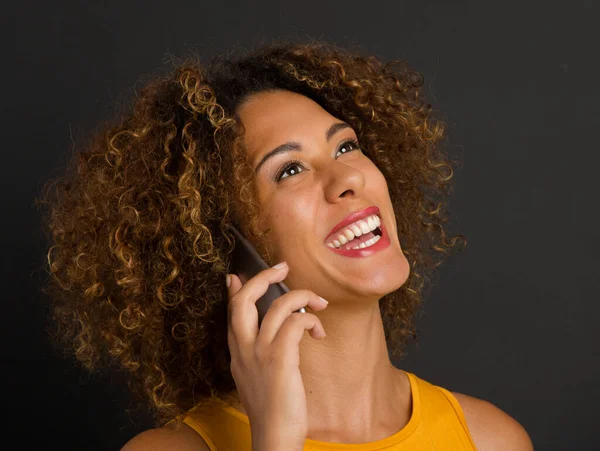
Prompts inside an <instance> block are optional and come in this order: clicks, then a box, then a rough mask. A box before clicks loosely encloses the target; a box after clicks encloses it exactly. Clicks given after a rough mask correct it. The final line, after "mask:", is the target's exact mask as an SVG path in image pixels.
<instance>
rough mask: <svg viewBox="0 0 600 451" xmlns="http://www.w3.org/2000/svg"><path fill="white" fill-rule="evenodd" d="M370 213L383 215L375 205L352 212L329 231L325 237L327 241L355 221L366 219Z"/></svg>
mask: <svg viewBox="0 0 600 451" xmlns="http://www.w3.org/2000/svg"><path fill="white" fill-rule="evenodd" d="M370 215H377V216H379V217H381V214H380V212H379V207H377V206H375V205H373V206H371V207H367V208H365V209H364V210H359V211H355V212H354V213H350V214H349V215H348V216H346V217H345V218H344V219H342V221H340V222H339V223H338V224H337V225H336V226H335V227H334V228H333V229H331V232H329V234H328V235H327V237H326V238H325V243H327V242H328V241H329V239H330V238H331V236H332V235H334V234H335V233H337V232H338V231H339V230H341V229H343V228H344V227H346V226H347V225H350V224H352V223H353V222H356V221H358V220H360V219H364V218H366V217H367V216H370Z"/></svg>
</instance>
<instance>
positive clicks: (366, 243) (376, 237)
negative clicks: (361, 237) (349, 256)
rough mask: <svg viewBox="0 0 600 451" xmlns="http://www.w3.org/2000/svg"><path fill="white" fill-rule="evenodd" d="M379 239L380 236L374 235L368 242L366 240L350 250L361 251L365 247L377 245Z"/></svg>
mask: <svg viewBox="0 0 600 451" xmlns="http://www.w3.org/2000/svg"><path fill="white" fill-rule="evenodd" d="M380 238H381V235H375V236H374V237H373V238H371V239H370V240H367V241H365V242H364V243H360V244H359V245H358V246H354V247H351V248H350V249H362V248H365V247H367V246H371V245H372V244H375V243H377V241H379V239H380Z"/></svg>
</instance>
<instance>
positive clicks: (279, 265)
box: [273, 262, 287, 269]
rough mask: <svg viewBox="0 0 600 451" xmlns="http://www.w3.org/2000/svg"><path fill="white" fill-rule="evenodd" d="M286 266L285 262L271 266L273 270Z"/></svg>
mask: <svg viewBox="0 0 600 451" xmlns="http://www.w3.org/2000/svg"><path fill="white" fill-rule="evenodd" d="M286 266H287V263H286V262H281V263H277V264H276V265H275V266H273V268H275V269H281V268H285V267H286Z"/></svg>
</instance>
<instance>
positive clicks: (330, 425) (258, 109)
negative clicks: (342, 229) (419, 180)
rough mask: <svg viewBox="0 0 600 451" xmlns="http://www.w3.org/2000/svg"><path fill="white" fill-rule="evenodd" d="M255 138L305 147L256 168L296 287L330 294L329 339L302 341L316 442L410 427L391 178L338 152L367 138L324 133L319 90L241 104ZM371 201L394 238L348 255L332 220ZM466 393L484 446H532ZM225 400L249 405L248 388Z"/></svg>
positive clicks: (156, 435)
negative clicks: (288, 166) (392, 294)
mask: <svg viewBox="0 0 600 451" xmlns="http://www.w3.org/2000/svg"><path fill="white" fill-rule="evenodd" d="M239 115H240V118H241V119H242V121H243V123H244V126H245V128H246V148H247V150H248V155H249V157H250V159H251V160H252V161H253V162H254V163H256V162H258V161H259V160H260V159H261V158H262V156H263V155H265V154H266V153H267V152H268V151H269V150H271V149H272V148H274V147H276V146H278V145H279V144H281V143H284V142H287V141H291V140H294V141H298V142H300V143H301V144H302V146H303V150H302V151H301V152H289V153H285V154H280V155H278V156H277V157H275V158H273V159H272V160H271V161H269V162H268V163H266V164H265V165H264V166H263V167H262V169H261V171H260V172H259V173H258V174H257V188H258V193H259V199H260V206H261V221H260V224H261V226H262V227H270V228H271V229H272V235H271V236H270V241H269V242H270V243H272V249H271V251H272V252H273V253H274V255H276V256H277V259H278V261H279V260H285V261H286V262H287V263H288V265H289V266H290V271H289V274H288V277H287V278H286V279H285V282H286V284H287V285H288V286H289V287H290V289H294V288H297V287H303V288H308V289H310V290H312V291H315V292H316V293H317V294H319V295H321V296H322V297H324V298H326V299H327V300H328V301H329V305H328V307H327V308H326V309H325V310H321V311H318V312H314V314H316V315H317V316H318V317H319V319H320V320H321V322H322V324H323V326H324V329H325V331H326V333H327V337H325V338H324V339H321V340H314V339H312V338H311V337H310V336H309V334H308V333H305V336H304V338H303V340H302V341H301V343H300V356H301V359H300V370H301V373H302V378H303V382H304V386H305V389H306V395H307V409H308V418H309V432H308V435H307V437H308V438H311V439H315V440H322V441H329V442H338V443H339V442H343V443H361V442H368V441H375V440H381V439H383V438H385V437H387V436H389V435H392V434H394V433H395V432H397V431H398V430H400V429H401V428H402V427H404V426H405V425H406V424H407V423H408V421H409V419H410V415H411V411H412V405H411V393H410V384H409V382H408V380H407V378H406V376H405V375H404V374H403V373H402V372H401V371H399V370H397V369H396V368H394V367H393V366H392V364H391V362H390V360H389V356H388V352H387V348H386V342H385V337H384V332H383V326H382V323H381V315H380V312H379V309H378V307H377V301H378V299H379V298H380V297H381V296H382V295H384V294H385V293H387V292H389V291H392V290H395V289H397V288H398V286H400V285H401V284H402V283H404V281H405V280H406V278H407V277H408V273H409V265H408V263H407V261H406V258H405V257H404V255H403V253H402V251H401V248H400V243H399V242H398V240H397V239H394V237H395V236H396V235H397V234H396V224H395V221H394V219H393V218H394V215H393V211H392V206H391V203H390V198H389V195H388V191H387V186H386V183H385V179H384V178H383V176H382V175H381V173H380V172H379V170H378V169H377V167H375V166H374V165H373V164H372V163H371V162H370V160H369V159H368V158H367V157H366V156H365V155H363V154H362V153H361V152H360V150H352V151H348V154H347V155H346V154H344V153H341V154H340V153H337V149H338V144H339V143H341V142H343V141H344V140H345V139H347V138H356V136H355V134H354V131H353V130H352V129H350V128H349V129H345V130H342V131H340V132H338V133H337V134H336V135H334V136H333V137H332V138H331V140H330V141H329V142H327V141H326V139H325V136H324V132H325V130H326V129H327V128H328V127H329V126H330V125H331V124H333V123H335V122H339V120H338V119H337V118H335V117H333V116H331V115H330V114H329V113H327V112H326V111H325V110H323V109H322V108H321V107H320V106H319V105H318V104H316V103H314V102H313V101H312V100H310V99H308V98H306V97H304V96H301V95H298V94H295V93H291V92H287V91H274V92H267V93H260V94H257V95H255V96H253V97H252V98H251V99H249V101H248V102H246V103H245V104H244V105H243V106H242V107H241V108H240V111H239ZM292 158H294V159H298V160H300V161H301V167H298V166H297V167H295V168H294V170H293V171H291V173H293V174H294V175H290V173H288V176H289V177H287V178H286V177H284V178H283V179H282V183H279V184H277V183H275V182H274V180H273V178H274V176H275V174H276V173H277V172H278V169H279V168H280V167H282V166H283V165H284V163H286V162H287V161H288V160H290V159H292ZM370 205H377V206H379V208H380V209H381V218H382V221H383V223H384V224H385V225H386V226H387V227H388V228H389V229H390V230H393V231H394V233H390V238H391V245H390V246H389V247H388V248H387V249H385V250H383V251H381V252H379V253H376V254H374V255H372V256H370V257H367V258H348V257H343V256H339V255H337V254H335V253H333V252H332V251H330V250H329V248H327V247H326V246H325V244H324V238H325V237H326V236H327V235H328V234H329V231H330V230H331V229H332V227H333V226H334V225H335V224H337V223H338V222H339V221H340V220H341V219H342V218H344V217H345V216H346V215H347V214H348V213H350V212H353V211H356V210H358V209H362V208H364V207H367V206H370ZM454 395H455V396H456V397H457V399H458V401H459V403H460V404H461V407H462V408H463V411H464V413H465V417H466V419H467V424H468V427H469V430H470V433H471V435H472V437H473V440H474V442H475V444H476V446H477V449H478V450H480V451H482V450H483V451H496V450H498V451H499V450H515V451H520V450H523V451H529V450H532V449H533V446H532V444H531V440H530V439H529V436H528V435H527V432H526V431H525V429H524V428H523V427H522V426H521V425H520V424H519V423H518V422H517V421H515V420H514V419H513V418H512V417H510V416H509V415H507V414H506V413H505V412H503V411H502V410H500V409H498V408H497V407H495V406H494V405H492V404H491V403H489V402H487V401H484V400H480V399H477V398H474V397H471V396H467V395H464V394H460V393H454ZM225 400H226V401H227V402H228V403H229V404H230V405H231V406H232V407H234V408H236V409H237V410H239V411H240V412H242V413H244V414H247V412H246V409H245V408H244V406H243V404H242V403H241V402H240V399H239V397H238V395H237V391H235V390H234V391H233V392H231V393H230V394H229V396H228V397H226V398H225ZM174 446H178V447H181V449H208V448H207V447H206V445H205V444H203V443H202V442H201V441H200V442H199V441H198V436H197V435H195V434H194V433H192V432H191V430H190V429H189V428H188V427H187V426H185V425H182V426H181V427H180V428H179V429H174V428H173V427H172V426H170V427H166V428H159V429H154V430H150V431H146V432H144V433H142V434H140V435H138V436H137V437H135V438H134V439H132V440H131V441H130V442H129V443H128V444H127V445H126V446H125V447H124V448H123V450H124V451H136V450H152V449H161V448H160V447H174Z"/></svg>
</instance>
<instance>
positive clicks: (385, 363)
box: [300, 302, 411, 443]
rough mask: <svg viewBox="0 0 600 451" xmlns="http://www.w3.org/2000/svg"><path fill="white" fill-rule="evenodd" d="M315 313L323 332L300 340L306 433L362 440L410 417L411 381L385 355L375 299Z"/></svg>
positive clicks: (384, 434) (394, 427) (383, 433)
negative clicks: (305, 399) (314, 337)
mask: <svg viewBox="0 0 600 451" xmlns="http://www.w3.org/2000/svg"><path fill="white" fill-rule="evenodd" d="M316 314H317V316H318V317H319V319H320V320H321V322H322V324H323V327H324V329H325V332H326V333H327V337H325V338H324V339H322V340H314V339H313V338H312V337H310V336H309V335H308V333H306V334H305V336H304V338H303V340H302V341H301V342H300V372H301V374H302V380H303V382H304V387H305V390H306V398H307V408H308V418H309V435H308V436H309V438H313V439H315V440H322V441H345V442H346V443H350V442H351V441H350V440H353V441H356V442H365V441H373V440H377V439H378V438H385V437H387V436H389V435H391V434H393V433H394V432H397V431H398V430H399V429H400V428H401V427H402V426H403V425H404V424H406V423H407V422H408V419H409V417H410V408H411V407H410V401H411V396H410V384H409V382H408V380H407V378H406V376H405V375H404V374H403V373H402V372H400V371H398V370H397V369H396V368H394V366H393V365H392V363H391V361H390V358H389V354H388V349H387V344H386V341H385V333H384V329H383V323H382V320H381V313H380V311H379V305H378V302H374V303H371V304H369V305H368V306H365V305H363V306H360V307H357V306H356V305H354V306H352V307H351V308H343V307H341V306H339V304H338V305H335V304H330V305H329V306H328V307H327V309H325V310H323V311H321V312H318V313H316ZM342 437H345V439H343V438H342Z"/></svg>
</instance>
